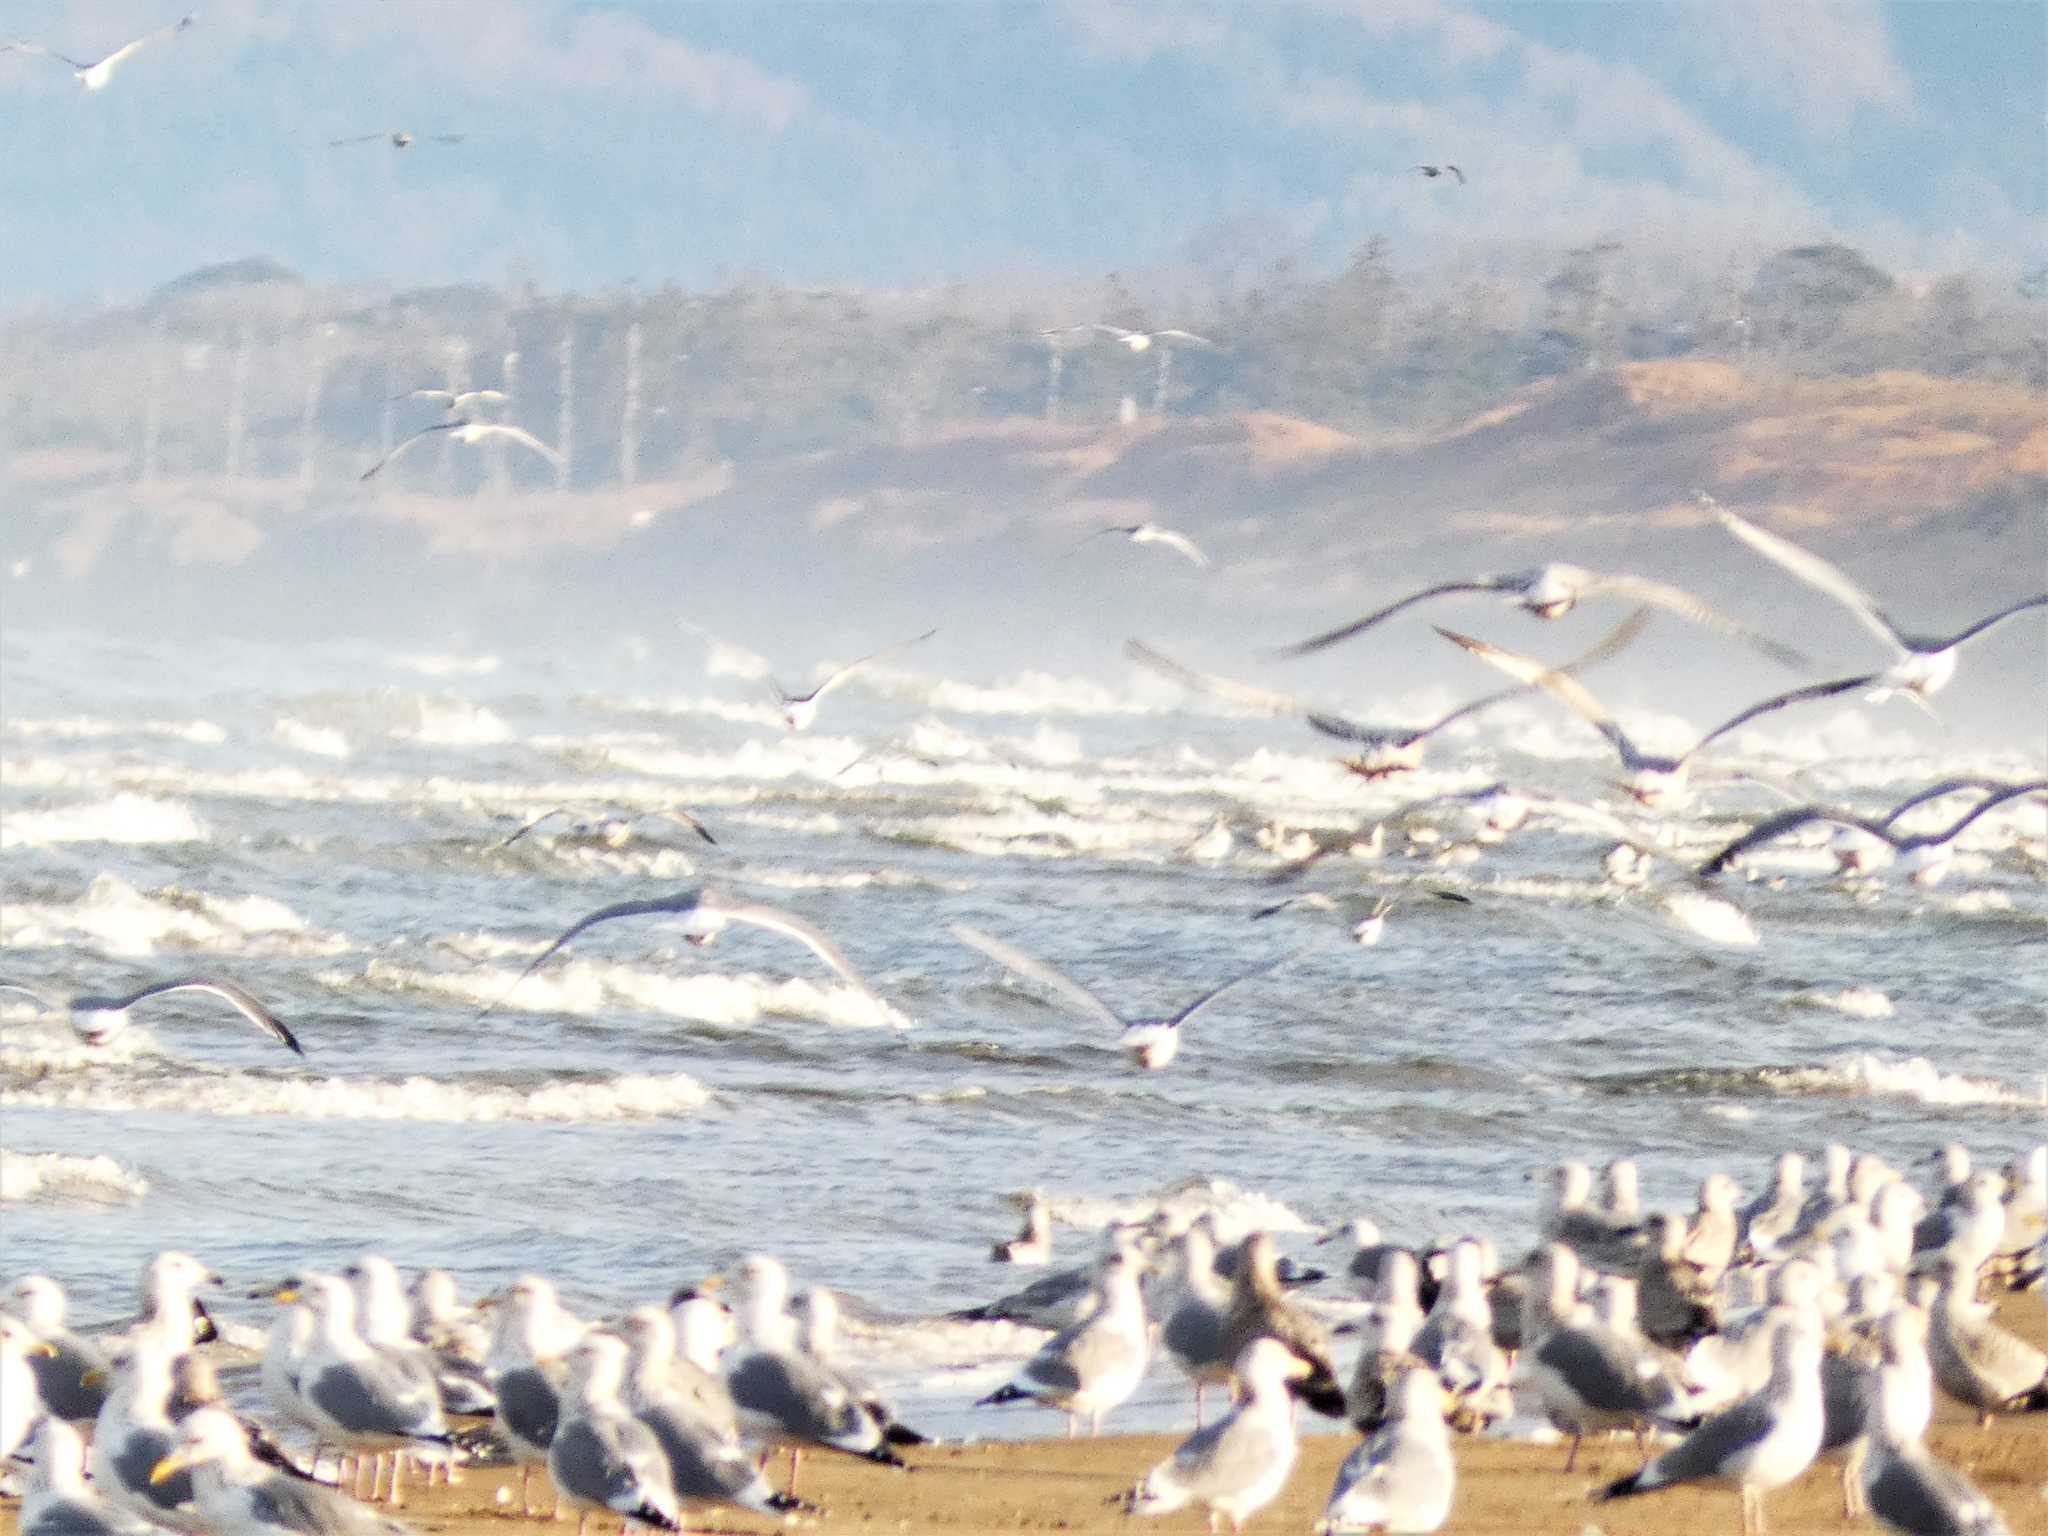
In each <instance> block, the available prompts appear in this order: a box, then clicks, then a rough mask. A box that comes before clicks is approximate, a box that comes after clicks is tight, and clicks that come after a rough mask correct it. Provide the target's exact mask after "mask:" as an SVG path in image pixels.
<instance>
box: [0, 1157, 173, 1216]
mask: <svg viewBox="0 0 2048 1536" xmlns="http://www.w3.org/2000/svg"><path fill="white" fill-rule="evenodd" d="M148 1193H149V1180H147V1179H145V1178H144V1177H142V1175H141V1174H139V1173H136V1172H134V1171H133V1170H131V1169H127V1168H124V1167H122V1166H121V1165H120V1164H119V1163H117V1162H115V1161H114V1160H113V1159H112V1158H111V1157H78V1156H74V1155H73V1154H71V1153H69V1152H13V1151H9V1150H8V1149H7V1148H5V1147H0V1205H27V1204H37V1205H54V1204H60V1203H61V1204H67V1205H68V1204H73V1203H76V1204H83V1205H132V1204H134V1203H135V1202H136V1201H138V1200H140V1199H141V1198H142V1197H143V1196H144V1195H146V1194H148Z"/></svg>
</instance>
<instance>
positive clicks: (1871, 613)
mask: <svg viewBox="0 0 2048 1536" xmlns="http://www.w3.org/2000/svg"><path fill="white" fill-rule="evenodd" d="M1714 516H1716V517H1717V518H1719V519H1720V520H1721V526H1722V527H1723V528H1726V529H1727V530H1728V531H1729V532H1730V533H1732V534H1734V535H1735V537H1737V538H1738V539H1740V540H1742V542H1743V543H1745V544H1747V545H1748V546H1749V547H1750V548H1751V549H1753V550H1755V551H1756V552H1757V553H1758V554H1760V555H1762V556H1763V557H1764V558H1765V559H1767V560H1770V561H1773V562H1775V563H1776V564H1778V565H1780V566H1782V567H1784V568H1785V569H1786V570H1787V571H1789V572H1791V573H1792V574H1793V575H1794V576H1796V577H1798V578H1799V580H1801V581H1803V582H1805V583H1806V584H1807V585H1808V586H1809V587H1812V588H1813V589H1814V590H1815V591H1817V592H1825V593H1826V594H1827V595H1828V596H1829V597H1832V598H1833V599H1834V600H1835V601H1836V602H1838V603H1840V604H1841V605H1842V606H1843V607H1845V608H1847V609H1848V610H1849V611H1850V612H1851V613H1853V614H1855V615H1856V618H1857V621H1858V622H1859V623H1861V624H1862V625H1863V627H1864V628H1865V629H1867V630H1869V631H1870V632H1871V633H1872V634H1873V635H1875V636H1877V638H1878V639H1880V640H1882V641H1884V643H1885V644H1887V645H1889V646H1890V647H1892V649H1893V650H1895V651H1898V652H1901V653H1903V652H1904V651H1905V649H1906V646H1905V641H1904V639H1903V638H1902V637H1901V636H1900V634H1899V628H1898V626H1897V625H1896V624H1894V623H1892V621H1891V620H1890V619H1888V618H1886V617H1885V616H1884V613H1883V612H1882V611H1881V610H1880V609H1879V608H1878V606H1877V599H1875V598H1874V597H1872V596H1871V595H1870V594H1869V593H1868V592H1866V591H1864V590H1863V589H1862V588H1861V587H1859V586H1857V585H1856V583H1855V582H1853V581H1851V580H1850V579H1849V578H1848V577H1847V576H1845V575H1844V574H1842V572H1841V571H1840V570H1839V569H1838V568H1837V567H1836V566H1834V565H1833V564H1831V563H1830V562H1829V561H1826V560H1823V559H1822V558H1821V557H1820V556H1819V555H1816V554H1814V553H1813V552H1812V551H1811V550H1806V549H1801V548H1800V547H1799V546H1798V545H1797V544H1794V543H1791V542H1790V541H1789V540H1786V539H1781V538H1779V537H1778V536H1777V535H1776V534H1774V533H1766V532H1764V530H1763V529H1761V528H1759V527H1757V526H1756V524H1754V523H1751V522H1747V521H1745V520H1744V519H1742V518H1739V517H1737V516H1736V515H1735V514H1734V513H1733V512H1730V511H1728V510H1726V509H1725V508H1720V507H1717V508H1715V510H1714Z"/></svg>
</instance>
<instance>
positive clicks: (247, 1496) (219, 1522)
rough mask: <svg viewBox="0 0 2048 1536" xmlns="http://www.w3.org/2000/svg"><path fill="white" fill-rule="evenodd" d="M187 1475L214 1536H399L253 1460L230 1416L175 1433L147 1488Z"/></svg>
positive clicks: (198, 1421) (340, 1500)
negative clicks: (172, 1441) (171, 1443)
mask: <svg viewBox="0 0 2048 1536" xmlns="http://www.w3.org/2000/svg"><path fill="white" fill-rule="evenodd" d="M181 1476H189V1477H190V1479H191V1484H192V1487H193V1489H194V1494H195V1499H194V1503H195V1506H196V1510H197V1514H198V1517H199V1519H200V1521H201V1522H203V1528H204V1529H205V1530H207V1531H209V1532H214V1533H217V1536H405V1532H406V1530H407V1527H405V1526H403V1525H400V1524H399V1523H398V1522H397V1521H396V1520H390V1519H386V1518H384V1517H383V1516H381V1515H378V1514H376V1513H375V1512H374V1511H372V1510H370V1509H368V1508H366V1507H364V1506H363V1505H361V1504H359V1503H357V1502H356V1501H355V1500H354V1499H352V1498H350V1497H348V1495H346V1494H344V1493H342V1492H340V1491H338V1490H337V1489H333V1488H329V1487H327V1486H326V1485H325V1484H323V1483H316V1482H312V1481H310V1480H309V1479H305V1478H295V1477H292V1476H291V1475H289V1474H288V1473H285V1472H280V1471H276V1470H273V1469H272V1468H270V1467H267V1466H265V1465H264V1464H263V1463H262V1462H260V1461H258V1460H257V1459H256V1457H255V1456H254V1454H252V1453H251V1451H250V1449H249V1440H248V1433H247V1431H246V1430H245V1429H244V1428H243V1426H242V1424H241V1422H240V1421H239V1420H238V1419H236V1418H235V1416H234V1415H233V1414H232V1413H229V1412H227V1411H225V1410H224V1409H220V1408H205V1409H201V1410H200V1411H199V1412H197V1413H195V1414H193V1415H192V1416H191V1417H190V1418H188V1419H186V1420H185V1422H184V1423H183V1424H182V1425H180V1426H179V1434H178V1439H177V1441H176V1442H175V1443H174V1444H173V1445H172V1446H171V1447H170V1448H169V1449H168V1450H167V1451H166V1452H165V1454H164V1455H163V1456H161V1457H160V1458H159V1459H158V1460H157V1462H156V1464H155V1465H154V1466H152V1467H150V1468H149V1469H148V1477H149V1482H150V1483H151V1484H152V1485H154V1484H159V1483H165V1482H170V1481H171V1480H173V1479H176V1478H179V1477H181Z"/></svg>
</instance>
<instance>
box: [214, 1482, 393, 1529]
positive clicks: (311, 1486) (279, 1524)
mask: <svg viewBox="0 0 2048 1536" xmlns="http://www.w3.org/2000/svg"><path fill="white" fill-rule="evenodd" d="M247 1497H248V1500H249V1513H250V1514H251V1516H253V1517H254V1519H255V1520H257V1521H258V1522H260V1523H261V1524H263V1525H265V1526H270V1527H274V1528H276V1529H279V1530H286V1531H297V1532H301V1533H302V1536H368V1533H371V1532H376V1531H382V1530H385V1529H388V1528H389V1527H390V1525H391V1522H389V1521H385V1520H380V1519H379V1518H378V1517H377V1516H376V1515H375V1514H373V1513H372V1512H371V1511H370V1510H369V1509H368V1508H367V1507H365V1506H364V1505H361V1504H358V1503H357V1502H356V1501H355V1500H354V1499H351V1498H349V1497H348V1496H347V1495H346V1494H342V1493H338V1492H336V1491H335V1490H334V1489H332V1488H328V1487H326V1486H324V1485H322V1484H320V1483H313V1482H302V1481H300V1480H299V1479H297V1478H290V1477H266V1478H264V1479H263V1481H262V1482H260V1483H258V1484H256V1485H255V1486H254V1487H252V1488H251V1489H249V1491H248V1494H247Z"/></svg>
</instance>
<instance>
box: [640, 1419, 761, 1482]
mask: <svg viewBox="0 0 2048 1536" xmlns="http://www.w3.org/2000/svg"><path fill="white" fill-rule="evenodd" d="M639 1418H640V1422H641V1423H642V1424H645V1425H646V1426H647V1428H648V1430H649V1432H650V1433H652V1434H653V1436H654V1438H655V1440H656V1441H657V1442H659V1443H660V1446H661V1453H662V1455H663V1456H665V1457H667V1458H668V1475H669V1483H670V1485H671V1486H672V1487H673V1488H674V1489H675V1491H676V1496H677V1497H678V1498H681V1499H704V1500H715V1501H717V1502H720V1503H728V1504H743V1503H745V1502H746V1501H747V1495H748V1494H750V1493H753V1492H756V1491H757V1490H756V1489H755V1484H757V1483H760V1484H761V1487H760V1489H759V1490H758V1491H759V1492H761V1493H765V1492H767V1485H766V1484H765V1483H762V1481H761V1471H760V1468H758V1467H757V1466H755V1465H754V1461H753V1458H752V1457H750V1456H748V1455H747V1453H746V1452H745V1451H744V1450H742V1449H741V1448H740V1446H739V1444H738V1443H737V1442H735V1441H732V1440H728V1439H726V1438H724V1437H723V1436H721V1435H719V1434H716V1433H714V1432H713V1431H711V1430H710V1429H708V1428H706V1427H705V1426H704V1425H703V1424H701V1423H699V1422H698V1421H697V1420H696V1419H694V1418H692V1417H691V1416H690V1415H689V1414H688V1413H687V1412H685V1411H684V1410H683V1409H682V1408H680V1407H678V1406H676V1405H674V1404H670V1403H654V1404H651V1405H649V1406H648V1407H646V1408H643V1409H642V1410H641V1411H640V1414H639Z"/></svg>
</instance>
